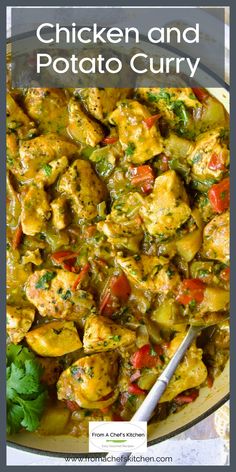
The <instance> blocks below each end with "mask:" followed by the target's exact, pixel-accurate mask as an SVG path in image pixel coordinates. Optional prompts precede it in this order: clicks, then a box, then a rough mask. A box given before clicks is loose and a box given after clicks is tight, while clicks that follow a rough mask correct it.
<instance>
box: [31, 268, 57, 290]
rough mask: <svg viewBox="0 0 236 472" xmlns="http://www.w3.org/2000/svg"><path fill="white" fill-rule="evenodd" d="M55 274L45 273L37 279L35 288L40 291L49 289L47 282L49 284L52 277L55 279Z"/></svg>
mask: <svg viewBox="0 0 236 472" xmlns="http://www.w3.org/2000/svg"><path fill="white" fill-rule="evenodd" d="M56 275H57V273H56V272H46V273H45V274H43V275H42V277H40V278H39V279H38V281H37V282H36V284H35V288H41V289H42V290H45V289H48V288H49V282H51V280H52V279H54V277H56Z"/></svg>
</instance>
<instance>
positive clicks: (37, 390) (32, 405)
mask: <svg viewBox="0 0 236 472" xmlns="http://www.w3.org/2000/svg"><path fill="white" fill-rule="evenodd" d="M41 374H42V368H41V366H40V365H39V363H38V362H37V360H36V357H35V355H34V354H33V353H32V352H31V351H29V349H27V348H25V347H23V346H20V345H18V346H16V345H14V344H10V345H9V346H8V347H7V392H6V393H7V395H6V396H7V432H8V433H9V434H13V433H17V432H18V431H19V430H20V429H22V428H25V429H26V430H27V431H35V430H36V429H37V428H38V426H39V422H40V418H41V415H42V413H43V410H44V407H45V402H46V399H47V391H46V390H45V387H44V386H43V385H42V384H41V383H40V377H41Z"/></svg>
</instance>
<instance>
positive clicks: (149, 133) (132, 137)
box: [109, 100, 163, 164]
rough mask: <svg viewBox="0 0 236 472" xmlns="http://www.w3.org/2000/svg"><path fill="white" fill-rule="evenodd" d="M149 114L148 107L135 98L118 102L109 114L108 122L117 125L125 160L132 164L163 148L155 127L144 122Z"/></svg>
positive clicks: (150, 156)
mask: <svg viewBox="0 0 236 472" xmlns="http://www.w3.org/2000/svg"><path fill="white" fill-rule="evenodd" d="M150 116H151V115H150V113H149V111H148V109H147V108H146V107H145V106H144V105H142V104H141V103H139V102H137V101H135V100H124V101H122V102H120V103H119V104H118V107H117V108H116V109H115V110H114V111H113V112H112V113H111V114H110V116H109V121H110V123H111V124H115V125H116V126H117V127H118V132H119V140H120V143H121V146H122V148H123V150H124V151H125V153H126V157H127V160H128V161H130V162H133V163H134V164H142V163H143V162H146V161H148V160H149V159H151V158H152V157H153V156H155V155H156V154H160V153H161V152H162V150H163V145H162V139H161V136H160V133H159V131H158V130H157V127H156V126H155V124H154V125H153V126H151V127H149V126H148V125H147V124H146V123H145V120H147V118H149V117H150Z"/></svg>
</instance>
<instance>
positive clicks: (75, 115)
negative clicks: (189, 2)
mask: <svg viewBox="0 0 236 472" xmlns="http://www.w3.org/2000/svg"><path fill="white" fill-rule="evenodd" d="M229 190H230V189H229V117H228V114H227V112H226V110H225V108H224V106H223V105H222V103H220V102H219V101H218V100H217V99H216V98H214V97H213V96H212V95H211V94H210V92H209V91H207V90H205V89H202V88H197V87H196V88H137V89H128V88H126V89H118V88H114V89H113V88H105V89H103V88H86V89H85V88H83V89H79V88H78V89H62V88H60V89H59V88H58V89H49V88H48V89H46V88H29V89H10V88H9V90H8V94H7V322H6V329H7V426H8V432H9V433H10V434H12V433H16V432H19V431H21V430H22V429H26V430H27V431H36V432H37V433H39V434H41V435H51V434H53V435H60V434H68V435H73V436H80V435H84V434H87V430H88V423H89V421H96V420H98V421H103V420H104V421H106V420H109V421H112V420H113V421H122V420H125V421H127V420H130V419H131V418H132V416H133V414H134V413H135V411H136V410H137V409H138V408H139V406H140V405H141V403H142V401H143V400H144V398H145V396H146V395H147V393H148V391H149V390H150V389H151V387H152V386H153V384H154V383H155V381H156V379H157V378H158V376H159V375H160V374H161V372H162V371H163V369H164V368H165V367H166V365H167V364H168V362H169V360H170V359H171V357H172V356H173V354H174V353H175V351H176V350H177V348H178V346H179V345H180V343H181V342H182V340H183V338H184V336H185V333H186V330H187V329H188V327H189V326H190V325H204V326H205V329H204V330H203V331H202V332H201V334H200V336H199V337H198V338H197V340H196V341H194V343H193V344H192V345H191V347H190V349H189V350H188V351H187V354H186V355H185V357H184V359H183V360H182V362H181V363H180V365H179V367H178V368H177V370H176V372H175V375H174V376H173V378H172V380H171V382H170V384H169V386H168V387H167V389H166V391H165V393H164V394H163V396H162V398H161V401H160V403H159V404H158V406H157V408H156V410H155V412H154V414H153V418H152V419H151V421H155V422H157V421H161V420H162V419H165V418H166V417H168V416H169V415H171V414H174V413H175V412H177V411H178V410H179V409H181V408H183V406H184V405H187V404H188V403H191V402H194V400H195V399H196V398H197V397H198V395H199V390H200V389H201V387H204V386H205V385H208V387H211V386H212V385H213V383H214V379H215V378H216V377H217V375H219V374H220V373H221V372H222V370H223V369H224V366H225V364H226V362H227V360H228V357H229V321H228V318H229V278H230V268H229V203H230V197H229Z"/></svg>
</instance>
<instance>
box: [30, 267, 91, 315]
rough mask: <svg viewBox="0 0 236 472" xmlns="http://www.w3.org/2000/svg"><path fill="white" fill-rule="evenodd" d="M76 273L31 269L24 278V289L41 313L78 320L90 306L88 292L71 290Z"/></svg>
mask: <svg viewBox="0 0 236 472" xmlns="http://www.w3.org/2000/svg"><path fill="white" fill-rule="evenodd" d="M77 277H78V274H74V273H72V272H67V271H64V270H60V269H58V270H50V271H47V270H45V269H44V270H41V271H35V272H34V273H33V274H32V275H31V276H30V277H29V278H28V280H27V283H26V286H25V291H26V295H27V297H28V299H29V300H30V302H31V303H32V304H33V305H34V306H35V307H36V308H37V309H38V311H39V313H40V315H41V316H48V317H51V318H58V319H66V320H68V321H69V320H71V321H78V320H80V319H81V318H85V317H86V316H87V315H88V314H89V312H90V310H91V309H92V308H93V306H94V302H93V298H92V295H91V294H90V293H87V292H84V291H83V290H79V289H77V290H73V285H74V283H75V281H76V280H77Z"/></svg>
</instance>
